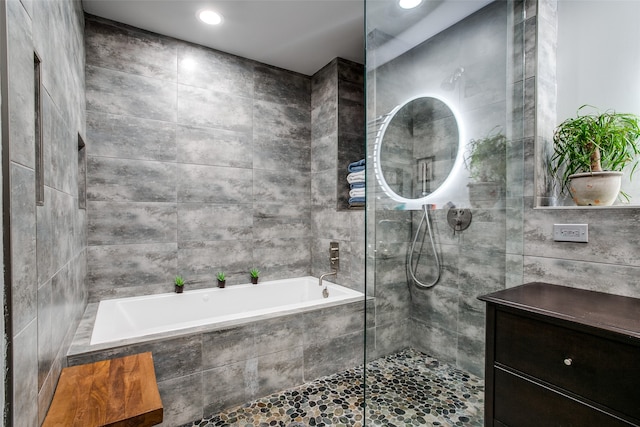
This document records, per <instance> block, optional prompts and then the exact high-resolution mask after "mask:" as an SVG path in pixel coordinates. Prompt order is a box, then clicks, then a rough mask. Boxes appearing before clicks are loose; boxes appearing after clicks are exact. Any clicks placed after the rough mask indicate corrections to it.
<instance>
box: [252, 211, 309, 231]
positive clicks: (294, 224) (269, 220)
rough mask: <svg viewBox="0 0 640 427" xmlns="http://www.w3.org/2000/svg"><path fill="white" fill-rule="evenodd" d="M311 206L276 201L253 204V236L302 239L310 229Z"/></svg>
mask: <svg viewBox="0 0 640 427" xmlns="http://www.w3.org/2000/svg"><path fill="white" fill-rule="evenodd" d="M310 217H311V208H310V207H309V206H305V205H289V204H276V203H266V202H265V203H254V204H253V237H254V238H255V239H259V240H268V239H274V238H283V237H284V238H289V239H303V238H307V237H308V236H309V234H310V231H311V223H310Z"/></svg>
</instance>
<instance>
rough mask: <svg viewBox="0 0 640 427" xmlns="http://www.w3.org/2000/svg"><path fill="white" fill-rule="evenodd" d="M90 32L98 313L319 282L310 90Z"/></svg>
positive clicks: (107, 27)
mask: <svg viewBox="0 0 640 427" xmlns="http://www.w3.org/2000/svg"><path fill="white" fill-rule="evenodd" d="M86 21H87V24H86V33H85V34H86V41H85V43H86V51H87V67H86V76H87V77H86V78H87V137H88V140H89V142H90V143H91V145H90V147H89V149H88V151H87V154H88V167H87V177H88V178H87V180H88V182H87V198H88V212H89V225H88V227H89V228H88V232H89V237H88V239H89V252H88V253H89V255H88V256H89V280H88V286H89V298H90V300H91V301H98V300H100V299H103V298H112V297H118V296H128V295H139V294H148V293H161V292H168V291H171V290H172V289H173V277H174V276H175V275H177V274H180V275H182V276H184V277H185V279H186V282H187V287H188V288H201V287H207V286H213V285H214V284H215V274H216V273H217V272H218V271H225V272H226V273H227V276H228V280H227V283H228V284H229V285H233V284H237V283H247V282H248V281H249V275H248V272H249V269H251V268H252V267H257V268H258V269H260V270H261V272H262V274H261V279H262V280H270V279H279V278H284V277H295V276H304V275H308V274H309V273H310V270H311V269H310V259H311V250H312V249H311V245H310V240H309V236H310V234H311V231H312V224H311V204H310V200H311V167H310V166H311V145H310V140H311V100H310V98H311V79H310V78H309V77H307V76H303V75H299V74H295V73H292V72H288V71H284V70H280V69H276V68H272V67H269V66H266V65H263V64H259V63H256V62H253V61H250V60H246V59H243V58H239V57H235V56H233V55H229V54H225V53H222V52H217V51H214V50H211V49H206V48H203V47H199V46H196V45H192V44H189V43H185V42H182V41H179V40H175V39H171V38H168V37H163V36H159V35H156V34H152V33H148V32H145V31H142V30H139V29H136V28H132V27H128V26H125V25H121V24H117V23H114V22H110V21H105V20H102V19H98V18H95V17H90V16H89V17H87V19H86Z"/></svg>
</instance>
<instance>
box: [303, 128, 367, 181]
mask: <svg viewBox="0 0 640 427" xmlns="http://www.w3.org/2000/svg"><path fill="white" fill-rule="evenodd" d="M311 155H312V158H313V162H311V172H312V173H318V172H324V171H326V170H331V171H333V172H335V171H336V161H337V158H338V134H337V133H327V134H325V135H322V136H319V137H314V138H313V139H312V140H311ZM355 160H359V159H354V160H353V161H355ZM341 172H345V174H344V175H345V176H344V178H343V179H344V181H343V182H344V183H345V185H346V183H347V178H346V176H347V174H348V172H346V171H341Z"/></svg>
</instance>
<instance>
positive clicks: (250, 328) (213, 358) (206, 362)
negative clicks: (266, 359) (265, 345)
mask: <svg viewBox="0 0 640 427" xmlns="http://www.w3.org/2000/svg"><path fill="white" fill-rule="evenodd" d="M255 339H256V333H255V326H254V325H253V324H248V325H240V326H232V327H230V328H225V329H220V330H217V331H212V332H208V333H205V334H203V335H202V369H203V370H209V369H214V368H221V367H224V366H227V365H232V364H236V363H239V362H243V361H245V360H247V359H249V358H251V357H255V354H257V351H258V350H259V349H258V348H256V346H255Z"/></svg>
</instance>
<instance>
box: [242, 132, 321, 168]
mask: <svg viewBox="0 0 640 427" xmlns="http://www.w3.org/2000/svg"><path fill="white" fill-rule="evenodd" d="M314 162H315V158H314ZM310 165H312V163H311V147H310V146H309V141H301V140H299V139H287V138H278V137H274V136H272V135H262V134H254V136H253V167H254V168H256V169H270V170H291V171H298V172H308V171H309V169H310ZM311 167H313V166H311ZM312 170H313V169H312Z"/></svg>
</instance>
